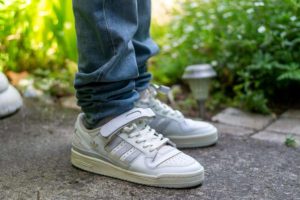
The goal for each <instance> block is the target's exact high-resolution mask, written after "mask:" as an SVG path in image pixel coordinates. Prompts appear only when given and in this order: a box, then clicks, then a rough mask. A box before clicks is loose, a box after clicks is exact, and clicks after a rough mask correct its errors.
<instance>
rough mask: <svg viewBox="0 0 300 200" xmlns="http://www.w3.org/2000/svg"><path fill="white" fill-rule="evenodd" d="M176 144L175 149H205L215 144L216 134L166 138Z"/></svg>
mask: <svg viewBox="0 0 300 200" xmlns="http://www.w3.org/2000/svg"><path fill="white" fill-rule="evenodd" d="M168 138H169V139H170V140H171V141H172V142H174V143H175V144H176V147H177V148H194V147H207V146H211V145H214V144H216V143H217V141H218V132H217V131H215V132H212V133H208V134H205V135H199V136H191V137H188V136H168Z"/></svg>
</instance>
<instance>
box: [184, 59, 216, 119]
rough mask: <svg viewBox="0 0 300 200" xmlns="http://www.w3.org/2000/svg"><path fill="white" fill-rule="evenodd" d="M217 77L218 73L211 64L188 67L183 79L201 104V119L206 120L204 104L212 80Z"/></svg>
mask: <svg viewBox="0 0 300 200" xmlns="http://www.w3.org/2000/svg"><path fill="white" fill-rule="evenodd" d="M215 76H216V72H215V71H214V70H213V68H212V67H211V65H209V64H199V65H191V66H188V67H187V68H186V69H185V72H184V74H183V77H182V78H183V79H184V80H186V81H187V82H188V84H189V86H190V88H191V90H192V94H193V96H194V97H195V98H196V100H197V101H198V103H199V107H200V117H201V118H205V106H204V104H205V101H206V99H207V98H208V93H209V86H210V82H211V79H212V78H213V77H215Z"/></svg>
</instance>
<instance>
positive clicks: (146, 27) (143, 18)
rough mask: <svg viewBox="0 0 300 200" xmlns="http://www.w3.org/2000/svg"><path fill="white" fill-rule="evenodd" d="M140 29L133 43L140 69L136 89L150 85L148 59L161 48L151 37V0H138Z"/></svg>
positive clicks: (139, 89) (142, 88)
mask: <svg viewBox="0 0 300 200" xmlns="http://www.w3.org/2000/svg"><path fill="white" fill-rule="evenodd" d="M137 4H138V30H137V32H136V33H135V35H134V37H133V45H134V49H135V55H136V60H137V65H138V70H139V77H138V78H137V79H136V82H135V84H136V90H137V91H139V92H140V91H143V90H144V89H146V88H147V87H148V85H149V81H150V80H151V74H150V73H149V72H147V64H146V63H147V60H148V59H149V58H150V57H151V56H153V55H155V54H156V53H157V52H158V51H159V49H158V46H157V45H156V43H155V42H154V41H153V40H152V39H151V37H150V24H151V0H137Z"/></svg>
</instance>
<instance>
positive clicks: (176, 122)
mask: <svg viewBox="0 0 300 200" xmlns="http://www.w3.org/2000/svg"><path fill="white" fill-rule="evenodd" d="M156 90H157V89H156V88H155V87H154V86H149V88H148V89H146V90H145V91H144V92H143V93H141V98H140V99H139V100H138V102H137V103H136V104H135V106H136V107H137V108H151V109H152V110H153V112H154V113H155V115H156V117H155V118H154V119H153V120H152V121H151V123H150V124H149V126H150V127H151V128H153V129H155V130H156V131H157V132H159V133H161V134H163V135H164V136H165V137H167V138H169V139H170V140H171V141H172V142H174V143H175V144H176V146H177V147H178V148H188V147H205V146H210V145H213V144H215V143H216V142H217V141H218V131H217V129H216V128H215V127H214V126H213V125H211V124H210V123H208V122H204V121H196V120H192V119H187V118H185V117H184V116H183V115H182V113H181V112H179V111H178V110H174V109H172V108H171V107H170V106H168V105H166V104H165V103H163V102H161V101H160V100H158V99H157V98H156V95H157V91H156Z"/></svg>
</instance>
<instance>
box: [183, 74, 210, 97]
mask: <svg viewBox="0 0 300 200" xmlns="http://www.w3.org/2000/svg"><path fill="white" fill-rule="evenodd" d="M187 82H188V83H189V86H190V88H191V90H192V93H193V96H194V97H195V98H196V99H197V100H206V99H207V98H208V94H209V86H210V82H211V79H210V78H203V79H188V80H187Z"/></svg>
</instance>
